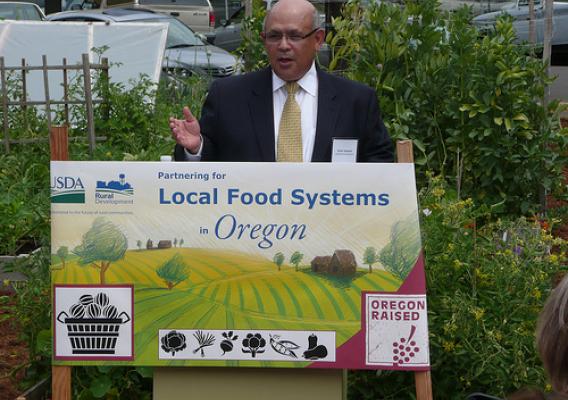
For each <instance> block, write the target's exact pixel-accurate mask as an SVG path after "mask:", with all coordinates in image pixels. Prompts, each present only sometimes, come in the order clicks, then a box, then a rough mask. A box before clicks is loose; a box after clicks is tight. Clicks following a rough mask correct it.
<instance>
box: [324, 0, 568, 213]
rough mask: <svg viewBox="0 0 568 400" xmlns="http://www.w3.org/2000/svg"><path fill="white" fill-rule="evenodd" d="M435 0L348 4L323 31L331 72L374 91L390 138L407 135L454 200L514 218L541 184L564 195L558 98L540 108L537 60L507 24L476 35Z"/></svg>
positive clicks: (529, 208) (464, 16)
mask: <svg viewBox="0 0 568 400" xmlns="http://www.w3.org/2000/svg"><path fill="white" fill-rule="evenodd" d="M437 5H438V4H437V2H436V1H434V0H427V1H424V2H407V3H405V6H404V7H399V6H396V5H393V4H390V3H388V2H380V3H379V2H376V3H371V4H370V5H369V6H368V7H365V8H364V9H363V8H361V6H360V3H359V2H352V3H349V4H348V5H347V6H346V7H345V9H344V12H343V17H342V18H338V19H336V20H334V28H335V31H336V33H330V34H329V35H328V41H329V42H330V44H331V46H332V48H333V50H334V59H333V60H332V62H331V65H330V69H338V68H340V69H343V70H344V71H343V73H344V74H345V75H347V76H348V77H350V78H351V79H355V80H358V81H361V82H364V83H366V84H368V85H370V86H371V87H373V88H375V89H376V91H377V95H378V96H379V98H380V104H381V108H382V111H383V118H384V119H385V123H386V124H387V126H388V128H389V131H390V133H391V135H392V137H393V138H394V139H412V140H413V142H414V144H415V147H416V149H417V152H418V153H419V157H417V162H418V163H419V164H421V165H425V166H427V169H428V170H432V171H436V172H437V173H440V174H443V175H444V176H446V177H447V178H448V179H449V180H450V179H451V182H452V183H453V185H454V187H455V188H456V191H457V193H458V196H459V197H463V198H465V197H471V198H472V199H474V200H475V201H476V202H478V203H484V204H488V205H499V208H498V209H497V208H496V209H494V211H495V212H497V211H498V212H500V213H508V214H511V215H513V214H517V213H522V214H531V213H532V212H534V211H535V210H538V208H539V207H540V205H539V198H540V197H539V194H540V193H541V191H542V190H544V189H545V190H547V191H549V192H555V193H557V194H558V195H560V196H565V195H566V187H565V186H562V184H561V182H562V180H561V176H562V168H563V166H565V165H566V162H567V154H566V152H565V151H564V149H566V147H567V146H568V135H567V134H566V130H565V129H564V130H563V129H560V127H559V123H558V121H559V118H558V116H559V112H560V111H561V110H562V108H561V107H560V105H559V103H558V102H557V101H553V102H550V103H549V104H548V105H547V106H546V107H544V106H543V105H542V99H543V94H544V89H545V87H546V86H547V85H549V84H550V83H551V79H550V78H548V77H547V75H546V70H545V65H544V63H543V62H542V61H541V60H540V59H538V58H535V57H533V56H531V55H530V54H527V52H526V48H525V47H519V46H517V45H515V44H514V38H515V33H514V30H513V28H512V25H511V22H510V21H507V20H500V21H498V22H497V25H496V29H495V31H494V32H493V33H492V34H491V35H490V36H485V37H484V38H482V39H480V38H479V32H478V31H477V30H476V28H474V27H473V26H471V25H470V22H469V19H470V14H469V10H468V9H461V10H459V11H458V12H455V13H451V14H450V13H444V12H440V11H438V9H437ZM418 172H419V173H420V171H418ZM419 177H420V178H421V179H420V182H424V181H425V180H424V176H423V175H419Z"/></svg>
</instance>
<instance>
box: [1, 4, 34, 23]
mask: <svg viewBox="0 0 568 400" xmlns="http://www.w3.org/2000/svg"><path fill="white" fill-rule="evenodd" d="M0 20H16V21H43V20H45V15H44V14H43V11H42V10H41V8H39V7H38V6H37V5H36V4H34V3H24V2H16V1H0Z"/></svg>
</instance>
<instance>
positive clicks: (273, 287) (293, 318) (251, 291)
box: [52, 220, 420, 367]
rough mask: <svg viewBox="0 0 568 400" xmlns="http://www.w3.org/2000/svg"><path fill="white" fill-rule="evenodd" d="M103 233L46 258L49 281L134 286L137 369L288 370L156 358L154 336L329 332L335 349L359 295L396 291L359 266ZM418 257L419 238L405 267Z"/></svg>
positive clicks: (390, 275) (353, 327)
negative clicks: (141, 243)
mask: <svg viewBox="0 0 568 400" xmlns="http://www.w3.org/2000/svg"><path fill="white" fill-rule="evenodd" d="M99 223H101V224H103V223H104V221H102V222H101V221H99ZM96 224H97V220H95V222H94V224H93V226H96ZM107 225H108V224H107ZM104 228H105V229H103V230H104V231H105V232H106V235H107V236H105V237H106V239H109V238H111V239H112V240H106V242H105V241H103V242H105V243H102V244H100V242H101V240H100V238H96V237H95V239H96V240H94V242H93V243H89V241H88V240H89V238H88V235H89V233H90V232H88V233H87V234H85V235H84V236H83V244H82V245H81V246H79V247H78V248H76V249H75V250H74V251H73V256H68V255H69V253H70V252H68V251H59V252H58V253H59V255H58V254H57V253H56V254H54V255H53V267H52V283H54V284H58V283H64V284H93V285H98V284H101V283H105V284H133V285H134V290H135V295H134V297H135V299H134V310H135V315H134V331H135V350H134V353H135V357H136V361H135V364H136V365H190V364H191V365H228V366H234V365H247V366H255V365H263V366H274V367H279V366H282V367H290V366H291V365H290V364H291V363H289V362H266V361H263V362H259V361H187V360H186V361H178V360H173V361H169V360H158V359H157V348H158V330H159V329H203V330H207V329H227V330H229V329H250V330H251V332H254V330H255V329H256V330H305V331H310V330H322V331H335V332H336V341H337V346H340V345H341V344H343V343H345V342H346V341H347V340H348V339H349V338H350V337H352V336H353V335H354V334H355V333H357V331H359V329H360V324H361V322H360V320H361V292H362V291H386V292H395V291H396V290H397V289H398V288H399V287H400V285H401V284H402V281H403V279H404V276H400V275H399V274H397V273H396V271H393V272H387V271H385V270H383V269H380V268H374V269H372V268H369V267H366V266H365V265H364V263H363V260H358V264H359V265H358V268H356V269H354V270H353V271H351V272H350V273H349V274H335V275H334V274H333V273H330V272H329V271H323V272H322V271H321V270H320V271H318V267H317V266H314V264H313V263H312V264H311V265H310V262H311V261H312V260H301V257H299V258H300V261H299V262H295V261H298V257H296V259H294V258H291V257H290V256H291V255H286V257H285V259H284V260H282V259H281V257H279V256H278V255H275V257H274V259H273V260H270V259H267V258H264V257H261V256H259V255H255V254H245V253H239V252H236V251H229V250H222V249H199V248H186V247H171V243H170V244H168V243H166V244H162V246H157V247H152V248H142V247H140V248H139V249H137V250H134V249H127V246H126V238H124V243H123V244H121V240H122V239H121V238H120V237H116V236H115V237H112V234H110V236H108V235H109V229H110V231H112V229H111V228H112V227H110V228H109V226H104ZM111 233H112V232H111ZM91 236H92V235H91ZM405 237H406V238H407V239H406V240H407V241H408V237H409V236H408V235H405ZM91 239H93V237H91ZM412 242H415V241H414V240H412ZM117 243H118V244H117ZM97 246H98V247H97ZM101 246H107V248H108V249H106V250H104V251H103V249H102V248H101ZM419 249H420V244H419V238H418V245H417V246H416V245H414V246H413V248H412V253H415V256H414V255H413V256H412V257H411V258H413V259H412V260H410V263H412V265H413V264H414V262H415V260H416V257H417V256H418V252H419ZM97 252H98V253H97ZM371 253H373V259H371V260H367V261H374V262H375V263H378V262H379V261H380V258H381V257H380V256H379V254H378V252H375V251H374V249H373V251H371ZM367 256H368V255H366V257H367ZM97 257H98V258H97ZM105 257H106V259H103V258H105ZM290 260H292V261H290ZM353 260H354V258H353ZM362 263H363V264H362ZM365 263H367V262H366V261H365ZM371 271H372V272H371ZM401 278H402V279H401ZM84 363H85V362H84V361H83V362H82V364H84ZM109 363H110V362H109ZM295 363H296V366H302V365H307V364H308V362H300V361H297V362H295ZM69 364H73V362H70V363H69ZM87 364H88V362H87Z"/></svg>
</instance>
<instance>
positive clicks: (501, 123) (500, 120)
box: [493, 117, 503, 126]
mask: <svg viewBox="0 0 568 400" xmlns="http://www.w3.org/2000/svg"><path fill="white" fill-rule="evenodd" d="M493 122H495V124H496V125H499V126H501V125H503V118H501V117H495V118H493Z"/></svg>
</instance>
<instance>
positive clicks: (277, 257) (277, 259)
mask: <svg viewBox="0 0 568 400" xmlns="http://www.w3.org/2000/svg"><path fill="white" fill-rule="evenodd" d="M284 259H285V257H284V254H282V253H281V252H280V251H279V252H278V253H276V254H274V258H273V259H272V261H274V264H276V265H277V266H278V271H280V268H281V267H282V264H284Z"/></svg>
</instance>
